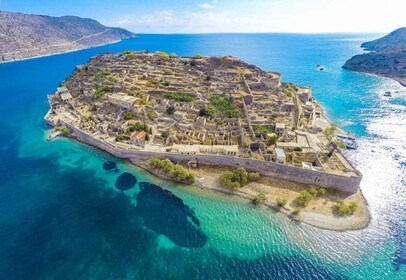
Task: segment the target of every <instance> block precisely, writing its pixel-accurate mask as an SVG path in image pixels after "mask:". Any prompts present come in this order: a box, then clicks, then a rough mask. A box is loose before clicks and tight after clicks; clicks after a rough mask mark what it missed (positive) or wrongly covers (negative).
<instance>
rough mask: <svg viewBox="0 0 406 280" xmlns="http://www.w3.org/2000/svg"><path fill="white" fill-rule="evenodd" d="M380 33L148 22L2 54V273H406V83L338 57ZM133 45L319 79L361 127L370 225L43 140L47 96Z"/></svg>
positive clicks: (322, 92) (331, 108)
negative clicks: (291, 208) (320, 221)
mask: <svg viewBox="0 0 406 280" xmlns="http://www.w3.org/2000/svg"><path fill="white" fill-rule="evenodd" d="M379 35H380V34H328V35H327V34H324V35H299V34H206V35H205V34H203V35H144V34H141V35H139V36H138V37H137V38H134V39H128V40H125V41H122V42H119V43H116V44H112V45H107V46H102V47H97V48H92V49H87V50H83V51H78V52H73V53H68V54H61V55H55V56H49V57H43V58H38V59H32V60H26V61H20V62H13V63H7V64H0V98H1V99H0V117H1V118H0V279H406V265H402V264H400V263H399V255H400V252H401V250H402V249H404V250H406V175H405V174H406V172H405V171H406V140H405V139H406V125H405V123H406V88H402V87H401V86H400V85H399V84H398V83H396V82H394V81H392V80H389V79H385V78H380V77H375V76H371V75H366V74H361V73H355V72H350V71H346V70H343V69H341V68H340V67H341V65H343V64H344V62H345V61H346V60H347V59H348V58H350V57H351V56H353V55H355V54H358V53H362V50H361V49H360V48H359V45H360V44H361V43H362V42H364V41H367V40H370V39H373V38H376V37H379ZM124 50H149V51H151V52H153V51H156V50H161V51H165V52H168V53H176V54H178V55H182V56H183V55H194V54H196V53H199V54H201V55H233V56H237V57H240V58H242V59H243V60H245V61H247V62H249V63H253V64H256V65H258V66H259V67H261V68H263V69H264V70H268V71H277V72H280V73H282V77H283V80H284V81H287V82H294V83H298V84H301V85H309V86H311V87H312V89H313V95H314V96H315V97H316V98H317V99H318V100H319V102H320V103H321V104H322V105H323V106H324V107H325V108H326V110H327V114H328V116H329V118H330V119H332V120H333V121H334V122H336V123H337V124H338V125H339V126H340V127H342V128H343V129H345V130H347V131H350V132H352V133H354V134H355V135H356V136H357V137H358V141H359V149H358V150H357V151H346V153H347V155H348V157H349V158H350V160H351V161H352V162H353V163H354V164H355V165H356V166H357V167H358V169H359V170H360V171H361V172H362V173H363V175H364V178H363V181H362V183H361V188H362V192H363V193H364V195H365V197H366V199H367V201H368V204H369V209H370V211H371V215H372V220H371V223H370V225H369V226H368V227H367V228H366V229H363V230H359V231H352V232H351V231H350V232H343V233H338V232H331V231H326V230H319V229H315V228H312V227H310V226H307V225H303V224H298V223H295V222H292V221H290V220H289V219H288V218H286V217H285V216H284V215H282V214H280V213H276V212H273V211H272V210H268V209H258V208H256V207H254V206H252V204H251V203H250V202H248V201H245V200H242V199H239V198H236V197H232V196H227V195H222V194H218V193H214V192H210V191H207V190H200V189H198V188H194V187H184V186H177V185H174V184H172V183H168V182H164V181H162V180H160V179H158V178H155V177H153V176H151V175H149V174H147V173H145V172H143V171H141V170H139V169H137V168H135V167H133V166H130V165H129V164H128V163H127V162H125V161H120V160H118V159H116V158H112V157H110V156H109V155H107V154H105V153H103V152H101V151H98V150H95V149H93V148H91V147H89V146H86V145H83V144H80V143H77V142H74V141H71V140H67V139H57V140H54V141H50V142H47V141H45V137H46V133H47V132H48V128H47V127H46V126H45V125H44V122H43V116H44V115H45V113H46V112H47V110H48V104H47V99H46V95H47V94H50V93H53V92H54V91H55V89H56V87H57V86H58V85H59V84H60V83H61V81H63V80H64V79H65V78H67V77H68V76H69V74H70V73H71V71H72V70H73V69H74V68H75V66H76V65H79V64H83V63H86V62H87V61H88V59H89V58H90V57H92V56H94V55H96V54H98V53H99V52H105V51H110V52H120V51H124ZM316 64H323V65H324V66H325V67H326V71H324V72H318V71H316V67H315V66H316ZM387 90H390V91H392V92H393V97H392V98H386V97H384V96H383V92H384V91H387ZM106 160H110V161H114V162H116V163H117V170H105V169H104V168H103V163H104V162H105V161H106ZM123 172H129V173H131V174H133V175H135V176H136V178H137V184H136V185H135V187H133V188H132V189H130V190H127V191H119V190H118V189H117V188H116V186H115V183H116V179H117V178H118V176H120V175H121V174H122V173H123Z"/></svg>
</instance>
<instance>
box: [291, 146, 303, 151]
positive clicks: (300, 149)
mask: <svg viewBox="0 0 406 280" xmlns="http://www.w3.org/2000/svg"><path fill="white" fill-rule="evenodd" d="M293 150H294V151H295V152H301V151H303V149H302V148H301V147H295V148H293Z"/></svg>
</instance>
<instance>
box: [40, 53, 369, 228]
mask: <svg viewBox="0 0 406 280" xmlns="http://www.w3.org/2000/svg"><path fill="white" fill-rule="evenodd" d="M48 100H49V105H50V107H51V108H50V110H49V112H48V113H47V115H46V116H45V120H46V122H47V124H49V125H50V126H53V127H54V131H53V132H52V136H55V135H57V134H63V135H65V136H69V137H72V138H75V139H77V140H79V141H81V142H83V143H87V144H90V145H92V146H95V147H98V148H100V149H102V150H104V151H107V152H108V153H110V154H112V155H114V156H117V157H119V158H124V159H129V160H130V161H131V162H132V163H134V164H136V165H138V166H140V167H142V168H145V169H147V170H149V171H151V172H152V173H154V174H156V175H158V176H160V177H163V178H165V179H169V180H175V181H180V182H183V183H188V184H195V185H198V186H200V187H207V188H211V189H215V190H220V191H223V192H229V193H234V194H238V195H241V196H244V197H248V198H254V199H255V201H257V202H263V203H265V204H266V205H269V206H273V207H274V208H278V209H280V210H281V212H284V213H286V214H288V215H290V216H292V217H295V219H296V220H303V221H304V222H307V223H308V224H311V225H315V226H319V227H322V228H328V229H334V230H346V229H356V228H361V227H365V226H366V224H367V223H368V220H369V214H368V210H367V207H366V204H365V201H364V200H363V197H362V194H361V193H360V191H359V185H360V182H361V179H362V175H361V174H360V172H359V171H357V170H356V168H354V167H353V166H352V165H351V163H350V162H349V161H348V160H347V159H346V158H345V157H344V155H343V154H342V153H341V151H340V149H339V146H342V142H339V141H337V137H342V138H343V139H344V138H350V136H348V135H347V134H345V133H344V132H342V131H340V130H338V129H336V127H335V126H334V125H332V124H331V123H330V122H329V121H328V120H327V118H326V117H325V116H324V113H323V109H322V107H321V106H320V105H319V104H318V103H317V101H316V100H315V99H314V98H313V97H312V95H311V88H309V87H302V86H297V85H293V84H290V83H283V82H281V75H280V74H279V73H275V72H265V71H263V70H261V69H259V68H258V67H256V66H254V65H250V64H247V63H245V62H243V61H241V60H239V59H237V58H234V57H229V56H227V57H202V56H200V55H195V56H194V57H178V56H176V55H175V54H173V55H168V54H166V53H163V52H156V53H154V54H151V53H148V52H129V51H126V52H123V53H120V54H112V53H104V54H100V55H98V56H96V57H93V58H92V59H91V60H90V61H89V62H88V63H87V64H86V65H80V66H77V67H76V69H75V70H74V72H73V73H72V75H71V76H70V77H69V78H68V79H66V80H65V81H64V82H63V83H62V84H61V85H60V87H58V89H57V91H56V93H55V94H53V95H49V96H48ZM182 170H183V171H182ZM222 171H224V173H223V174H222V175H220V173H221V172H222ZM238 172H240V173H238ZM241 172H242V173H241ZM244 172H246V173H244ZM248 172H251V173H248ZM236 173H238V174H243V173H244V174H245V175H248V177H247V178H248V181H247V180H245V181H244V180H243V181H244V182H242V181H241V180H240V181H239V180H237V179H236V178H237V177H238V178H242V177H241V176H239V175H238V174H236ZM258 177H260V178H258ZM251 179H252V182H251ZM254 181H255V182H254ZM309 188H310V189H309ZM326 193H329V195H326ZM298 194H299V196H298V197H296V196H297V195H298ZM309 195H310V197H309ZM302 202H303V203H302ZM300 206H301V207H302V208H300ZM306 206H308V207H307V208H306ZM310 207H312V208H311V209H313V210H314V211H312V210H309V208H310ZM340 207H342V208H343V209H344V210H345V211H344V212H343V213H344V215H341V214H343V213H341V212H340V211H338V212H340V213H339V214H337V210H340ZM299 208H300V209H299ZM348 209H350V210H348ZM347 210H348V211H347ZM300 211H301V213H300V214H299V212H300ZM346 211H347V212H346ZM354 213H355V214H354ZM347 214H348V215H347ZM353 214H354V215H353Z"/></svg>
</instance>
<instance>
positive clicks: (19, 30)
mask: <svg viewBox="0 0 406 280" xmlns="http://www.w3.org/2000/svg"><path fill="white" fill-rule="evenodd" d="M134 36H135V35H134V34H133V33H131V32H129V31H127V30H125V29H122V28H112V27H106V26H104V25H102V24H100V23H99V22H97V21H95V20H93V19H88V18H80V17H75V16H63V17H50V16H41V15H28V14H21V13H11V12H3V11H0V62H7V61H15V60H21V59H27V58H33V57H38V56H46V55H51V54H56V53H64V52H69V51H75V50H80V49H85V48H89V47H95V46H100V45H105V44H108V43H113V42H117V41H120V40H123V39H126V38H130V37H134Z"/></svg>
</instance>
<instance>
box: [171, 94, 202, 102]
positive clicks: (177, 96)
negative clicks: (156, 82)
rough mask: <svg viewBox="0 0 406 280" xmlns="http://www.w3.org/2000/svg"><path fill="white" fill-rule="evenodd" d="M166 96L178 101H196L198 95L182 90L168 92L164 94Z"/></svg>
mask: <svg viewBox="0 0 406 280" xmlns="http://www.w3.org/2000/svg"><path fill="white" fill-rule="evenodd" d="M164 97H165V98H168V99H172V100H175V101H177V102H194V101H196V97H194V96H190V95H188V94H186V93H182V92H168V93H165V94H164Z"/></svg>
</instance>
